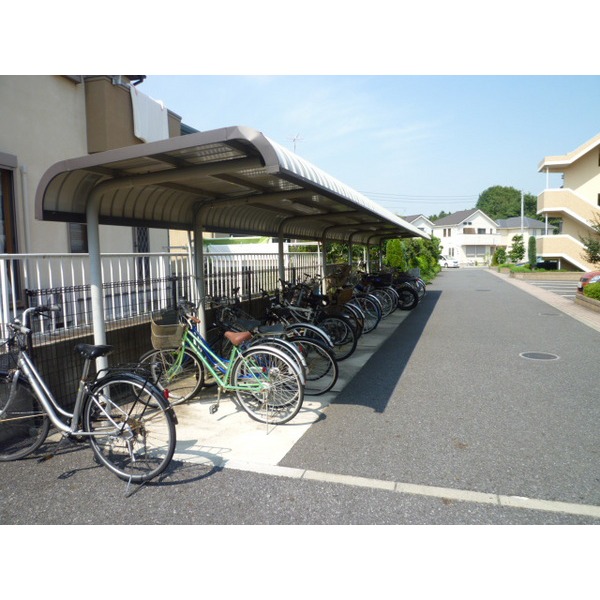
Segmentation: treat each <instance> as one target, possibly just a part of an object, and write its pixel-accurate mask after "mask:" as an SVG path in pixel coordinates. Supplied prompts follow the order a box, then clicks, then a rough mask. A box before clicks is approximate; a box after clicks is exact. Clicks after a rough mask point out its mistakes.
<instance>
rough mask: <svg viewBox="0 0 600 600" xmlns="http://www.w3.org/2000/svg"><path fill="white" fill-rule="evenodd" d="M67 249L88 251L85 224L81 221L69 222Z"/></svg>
mask: <svg viewBox="0 0 600 600" xmlns="http://www.w3.org/2000/svg"><path fill="white" fill-rule="evenodd" d="M69 251H70V252H84V253H87V252H88V251H89V250H88V238H87V225H85V224H83V223H69Z"/></svg>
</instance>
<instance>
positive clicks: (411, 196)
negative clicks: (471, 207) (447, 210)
mask: <svg viewBox="0 0 600 600" xmlns="http://www.w3.org/2000/svg"><path fill="white" fill-rule="evenodd" d="M361 194H365V195H370V196H385V197H386V198H399V199H400V198H401V199H411V198H414V199H415V200H417V199H418V200H422V199H425V198H440V199H444V200H462V199H470V198H479V194H469V195H466V196H433V195H429V196H417V195H415V194H392V193H389V192H364V191H361Z"/></svg>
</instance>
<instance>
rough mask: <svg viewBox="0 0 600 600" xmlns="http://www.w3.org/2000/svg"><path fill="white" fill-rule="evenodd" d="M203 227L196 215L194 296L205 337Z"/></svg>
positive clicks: (201, 331)
mask: <svg viewBox="0 0 600 600" xmlns="http://www.w3.org/2000/svg"><path fill="white" fill-rule="evenodd" d="M203 231H204V228H203V227H202V224H201V223H200V219H199V218H198V217H196V220H195V222H194V276H195V279H196V281H195V283H196V298H197V301H198V318H199V319H200V334H201V335H202V337H204V338H205V337H206V312H205V310H204V302H205V297H206V285H205V282H204V248H203V245H202V232H203Z"/></svg>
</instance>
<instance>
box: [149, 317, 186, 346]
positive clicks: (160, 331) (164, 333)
mask: <svg viewBox="0 0 600 600" xmlns="http://www.w3.org/2000/svg"><path fill="white" fill-rule="evenodd" d="M150 328H151V329H150V338H151V341H152V347H153V348H154V349H155V350H165V349H167V348H177V347H178V346H180V345H181V340H182V339H183V334H184V333H185V329H186V326H185V325H182V324H181V323H175V324H171V323H169V324H166V325H163V324H162V323H160V322H157V321H156V320H155V319H154V317H152V322H151V324H150Z"/></svg>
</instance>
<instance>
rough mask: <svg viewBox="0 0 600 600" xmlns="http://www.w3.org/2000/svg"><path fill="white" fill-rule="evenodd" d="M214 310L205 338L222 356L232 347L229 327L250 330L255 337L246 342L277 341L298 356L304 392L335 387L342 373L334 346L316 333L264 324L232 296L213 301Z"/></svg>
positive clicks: (312, 393) (317, 393)
mask: <svg viewBox="0 0 600 600" xmlns="http://www.w3.org/2000/svg"><path fill="white" fill-rule="evenodd" d="M211 304H212V306H213V308H214V310H215V319H214V323H213V327H212V328H211V329H210V330H209V331H207V333H206V338H207V340H208V341H209V342H210V345H211V348H213V350H215V351H216V352H217V353H220V354H221V355H222V356H223V355H226V354H228V353H229V352H230V351H231V342H230V341H229V340H228V339H227V337H225V333H226V332H227V331H250V333H251V334H252V337H251V338H250V339H248V340H247V341H246V342H244V344H245V345H246V347H251V346H253V345H257V344H269V345H274V346H275V347H277V348H280V349H282V350H283V351H284V352H287V353H288V354H290V356H291V357H292V358H294V359H295V360H297V361H298V362H299V363H300V364H301V365H302V366H303V369H304V372H305V384H304V395H305V396H320V395H322V394H324V393H326V392H328V391H329V390H331V389H332V388H333V386H334V385H335V384H336V382H337V380H338V376H339V367H338V364H337V360H336V358H335V355H334V353H333V350H332V349H331V348H330V347H329V346H327V345H326V344H325V343H324V342H322V341H321V340H319V339H316V338H314V337H308V336H302V335H299V334H298V333H297V332H296V331H293V330H288V329H286V328H285V327H284V326H283V325H281V324H277V325H261V324H259V322H258V321H256V320H252V319H247V318H245V317H246V315H243V313H242V312H241V309H239V306H238V305H237V304H236V302H235V301H234V303H233V304H232V303H231V302H230V301H229V300H226V299H220V300H215V301H213V302H212V303H211Z"/></svg>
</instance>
